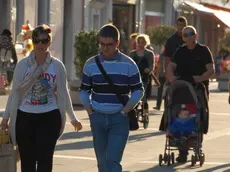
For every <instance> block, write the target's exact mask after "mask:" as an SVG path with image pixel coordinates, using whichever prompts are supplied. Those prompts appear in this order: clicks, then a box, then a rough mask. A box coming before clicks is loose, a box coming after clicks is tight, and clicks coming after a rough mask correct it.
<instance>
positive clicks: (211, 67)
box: [200, 63, 215, 82]
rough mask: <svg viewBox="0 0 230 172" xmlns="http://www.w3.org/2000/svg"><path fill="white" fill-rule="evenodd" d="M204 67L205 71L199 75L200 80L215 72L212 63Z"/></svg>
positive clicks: (204, 79) (206, 78)
mask: <svg viewBox="0 0 230 172" xmlns="http://www.w3.org/2000/svg"><path fill="white" fill-rule="evenodd" d="M205 67H206V70H207V71H206V72H205V73H203V75H201V78H200V80H201V81H200V82H202V81H206V80H209V78H211V77H212V75H213V74H214V73H215V67H214V64H213V63H209V64H206V65H205Z"/></svg>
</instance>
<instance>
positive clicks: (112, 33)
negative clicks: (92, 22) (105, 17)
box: [99, 24, 120, 41]
mask: <svg viewBox="0 0 230 172" xmlns="http://www.w3.org/2000/svg"><path fill="white" fill-rule="evenodd" d="M99 36H101V37H110V38H112V39H113V40H114V41H118V40H120V32H119V30H118V29H117V27H116V26H114V25H112V24H106V25H104V26H102V28H101V29H100V31H99Z"/></svg>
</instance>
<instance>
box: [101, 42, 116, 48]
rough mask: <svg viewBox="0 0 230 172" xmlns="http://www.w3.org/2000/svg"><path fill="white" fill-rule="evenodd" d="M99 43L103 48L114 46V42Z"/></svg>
mask: <svg viewBox="0 0 230 172" xmlns="http://www.w3.org/2000/svg"><path fill="white" fill-rule="evenodd" d="M99 45H100V47H102V48H104V47H108V48H110V47H112V46H114V43H108V44H105V43H103V42H100V43H99Z"/></svg>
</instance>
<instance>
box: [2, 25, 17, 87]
mask: <svg viewBox="0 0 230 172" xmlns="http://www.w3.org/2000/svg"><path fill="white" fill-rule="evenodd" d="M11 35H12V33H11V31H10V30H9V29H4V30H3V31H2V34H1V35H0V54H1V63H2V65H1V67H3V68H4V69H2V70H6V74H7V82H8V85H10V84H11V81H12V79H13V73H14V68H15V66H16V64H17V62H18V58H17V54H16V50H15V47H14V44H13V42H12V37H11Z"/></svg>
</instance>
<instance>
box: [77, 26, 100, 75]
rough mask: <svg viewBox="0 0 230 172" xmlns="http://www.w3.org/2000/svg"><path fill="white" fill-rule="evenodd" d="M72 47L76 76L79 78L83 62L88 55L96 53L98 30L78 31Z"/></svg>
mask: <svg viewBox="0 0 230 172" xmlns="http://www.w3.org/2000/svg"><path fill="white" fill-rule="evenodd" d="M74 47H75V59H74V65H75V69H76V76H77V77H78V78H81V76H82V71H83V67H84V65H85V62H86V61H87V60H88V59H89V58H90V57H92V56H94V55H96V54H98V31H95V30H93V31H90V32H86V31H80V32H79V33H78V34H76V36H75V45H74Z"/></svg>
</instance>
